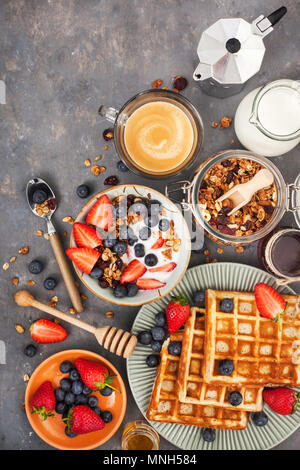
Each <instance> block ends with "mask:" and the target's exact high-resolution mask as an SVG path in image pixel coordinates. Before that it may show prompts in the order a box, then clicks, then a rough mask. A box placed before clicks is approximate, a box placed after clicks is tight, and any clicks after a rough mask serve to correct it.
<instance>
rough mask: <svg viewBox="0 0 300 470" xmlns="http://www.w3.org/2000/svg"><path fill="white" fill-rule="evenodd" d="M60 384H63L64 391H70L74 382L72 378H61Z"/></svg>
mask: <svg viewBox="0 0 300 470" xmlns="http://www.w3.org/2000/svg"><path fill="white" fill-rule="evenodd" d="M59 385H60V386H61V388H62V389H63V391H64V392H69V390H71V387H72V382H71V380H70V379H61V381H60V382H59Z"/></svg>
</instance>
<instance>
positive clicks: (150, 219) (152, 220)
mask: <svg viewBox="0 0 300 470" xmlns="http://www.w3.org/2000/svg"><path fill="white" fill-rule="evenodd" d="M144 223H145V225H147V227H155V226H156V225H157V224H158V217H157V215H153V214H152V215H148V216H147V217H145V218H144Z"/></svg>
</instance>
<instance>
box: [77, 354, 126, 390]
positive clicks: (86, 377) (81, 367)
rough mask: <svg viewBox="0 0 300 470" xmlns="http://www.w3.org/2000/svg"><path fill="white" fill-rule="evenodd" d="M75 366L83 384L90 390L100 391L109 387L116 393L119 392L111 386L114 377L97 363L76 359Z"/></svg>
mask: <svg viewBox="0 0 300 470" xmlns="http://www.w3.org/2000/svg"><path fill="white" fill-rule="evenodd" d="M75 366H76V368H77V370H78V372H79V374H80V376H81V379H82V381H83V383H84V384H85V385H86V386H87V387H89V388H91V389H92V390H102V389H103V388H104V387H109V388H111V389H112V390H115V391H116V392H118V391H119V390H117V389H116V388H114V387H113V386H112V385H111V383H112V381H113V377H115V375H114V374H109V372H108V369H107V368H106V367H105V366H103V365H102V364H99V362H95V361H89V360H87V359H76V361H75Z"/></svg>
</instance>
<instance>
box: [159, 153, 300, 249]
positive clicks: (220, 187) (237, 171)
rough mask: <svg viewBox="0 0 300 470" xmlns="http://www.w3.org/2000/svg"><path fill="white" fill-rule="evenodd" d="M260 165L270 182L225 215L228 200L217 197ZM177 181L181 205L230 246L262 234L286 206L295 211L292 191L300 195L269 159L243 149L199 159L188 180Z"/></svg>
mask: <svg viewBox="0 0 300 470" xmlns="http://www.w3.org/2000/svg"><path fill="white" fill-rule="evenodd" d="M264 168H266V169H268V170H270V171H271V172H272V174H273V176H274V181H273V183H272V184H271V185H269V186H267V187H265V188H263V189H261V190H259V191H257V192H256V193H255V194H254V195H253V196H252V198H251V200H250V201H249V202H248V203H247V204H246V205H245V206H243V207H242V208H241V209H240V210H238V211H236V212H235V213H233V214H232V215H229V213H230V211H231V209H232V202H231V201H230V199H225V200H223V201H222V202H221V203H220V202H219V201H217V200H218V198H219V197H220V196H222V195H223V194H224V193H226V192H227V191H229V190H230V189H231V188H233V187H234V186H236V185H237V184H243V183H247V182H248V181H250V180H251V179H252V178H253V177H254V176H255V175H256V174H257V173H258V171H260V170H261V169H264ZM178 184H179V185H180V189H181V190H182V191H183V192H184V193H185V199H184V202H183V203H182V204H183V206H184V207H185V208H186V209H190V210H191V211H192V213H193V215H194V217H195V219H196V222H198V224H199V225H201V227H203V228H204V229H205V232H206V234H207V235H208V236H209V237H210V238H211V239H212V240H214V241H216V242H218V243H221V244H224V245H233V246H238V245H246V244H249V243H252V242H255V241H257V240H259V239H261V238H263V237H265V236H266V235H267V234H268V233H269V232H271V231H272V230H273V229H274V228H275V227H276V225H277V224H278V223H279V221H280V220H281V218H282V216H283V214H284V213H285V211H286V210H289V211H295V212H297V207H294V208H290V204H291V201H295V200H296V199H297V197H295V193H297V194H299V195H300V192H299V191H300V189H299V185H298V184H296V183H295V184H290V185H286V183H285V181H284V179H283V176H282V175H281V173H280V171H279V170H278V168H277V167H276V166H275V165H274V164H273V163H271V162H270V160H268V159H266V158H265V157H261V156H259V155H256V154H253V153H251V152H248V151H246V150H226V151H224V152H220V153H218V154H217V155H214V156H212V157H210V158H208V159H207V160H205V161H204V162H203V163H202V165H201V166H200V167H199V168H198V170H197V171H196V173H195V175H194V177H193V180H192V182H188V181H184V182H179V183H178ZM172 191H178V189H176V188H174V187H173V188H172V189H170V186H169V187H167V189H166V195H168V196H169V197H171V193H172ZM171 199H173V198H172V197H171ZM294 206H296V204H294ZM298 209H299V208H298Z"/></svg>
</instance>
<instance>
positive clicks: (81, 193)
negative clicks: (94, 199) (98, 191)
mask: <svg viewBox="0 0 300 470" xmlns="http://www.w3.org/2000/svg"><path fill="white" fill-rule="evenodd" d="M76 194H77V196H78V197H80V198H81V199H85V198H86V197H88V196H89V194H90V188H89V187H88V186H87V185H86V184H81V185H80V186H78V188H77V189H76Z"/></svg>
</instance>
